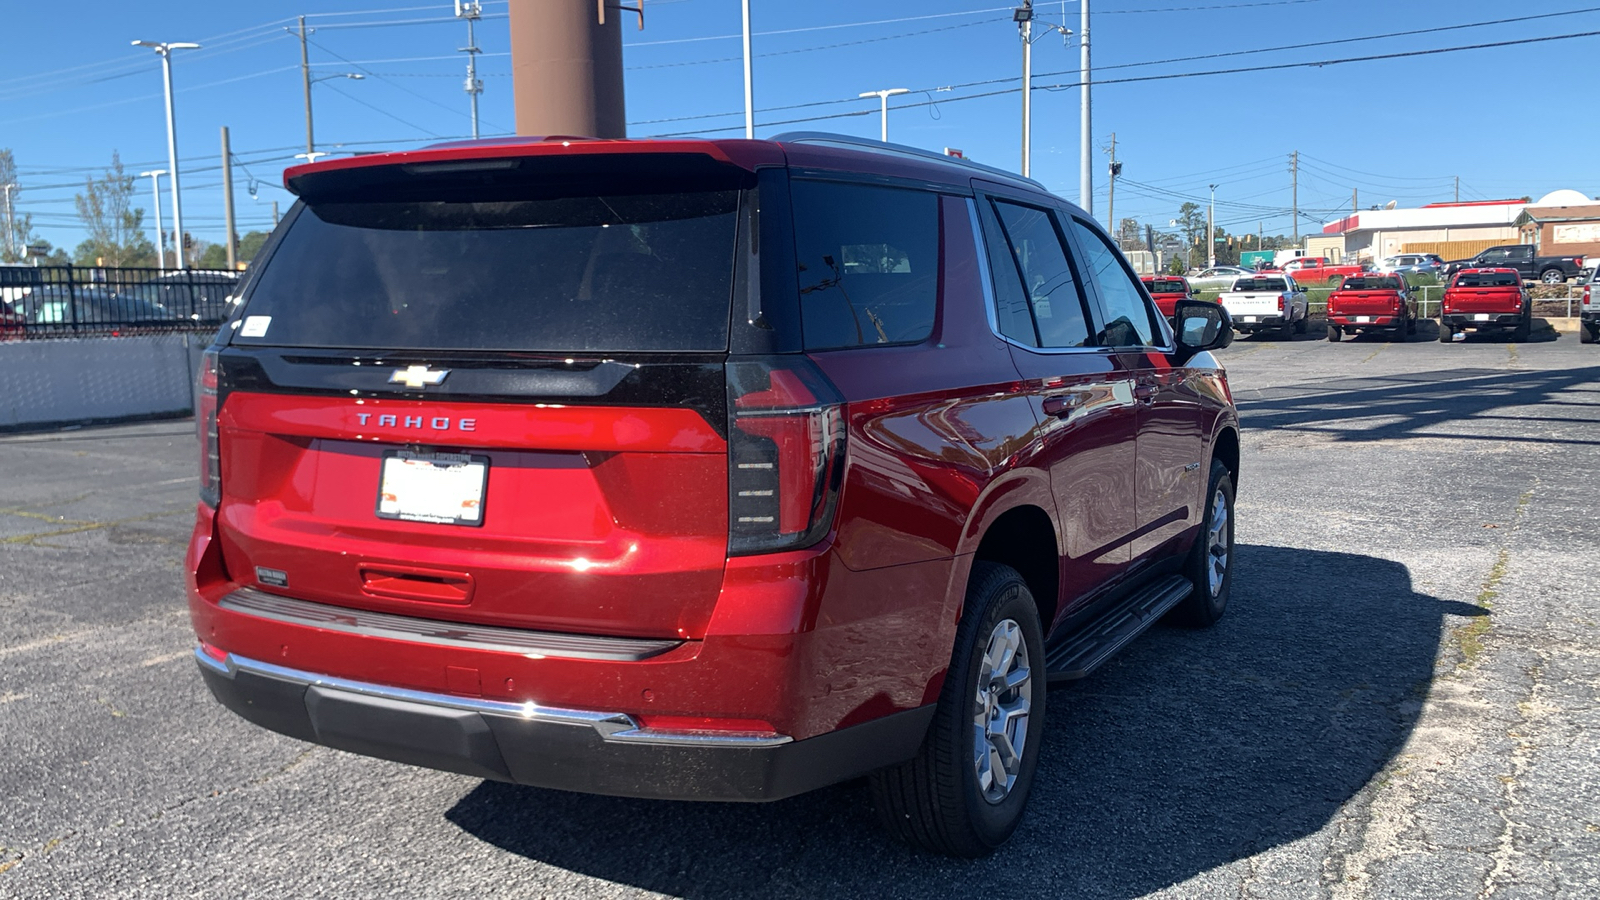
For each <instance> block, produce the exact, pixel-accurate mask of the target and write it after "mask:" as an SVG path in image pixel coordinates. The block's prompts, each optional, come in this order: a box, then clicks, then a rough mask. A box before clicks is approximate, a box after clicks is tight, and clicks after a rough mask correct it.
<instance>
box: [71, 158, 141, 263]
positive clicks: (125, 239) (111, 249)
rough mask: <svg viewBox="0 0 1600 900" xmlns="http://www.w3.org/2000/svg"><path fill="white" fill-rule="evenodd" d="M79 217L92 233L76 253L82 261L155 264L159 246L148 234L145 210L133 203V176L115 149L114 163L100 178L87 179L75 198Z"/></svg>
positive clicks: (85, 228)
mask: <svg viewBox="0 0 1600 900" xmlns="http://www.w3.org/2000/svg"><path fill="white" fill-rule="evenodd" d="M74 199H75V201H76V203H77V207H78V218H80V219H82V220H83V228H84V230H85V231H87V232H88V233H89V237H88V239H87V240H85V241H84V242H83V243H81V244H79V245H78V248H77V251H76V252H75V253H74V255H75V256H76V257H77V261H78V263H79V264H81V265H91V266H92V265H104V266H153V265H155V262H156V248H155V247H154V246H153V245H152V244H151V243H150V239H149V238H147V237H145V235H144V228H143V225H144V210H143V209H140V208H138V207H135V206H133V205H132V204H133V176H132V175H128V174H126V173H125V172H123V171H122V157H121V156H119V155H118V154H117V152H116V151H115V150H113V151H111V166H110V168H108V169H106V172H105V175H104V176H103V177H101V178H100V179H99V180H96V179H93V178H87V179H85V180H84V192H83V193H81V194H78V195H77V196H76V197H75V198H74Z"/></svg>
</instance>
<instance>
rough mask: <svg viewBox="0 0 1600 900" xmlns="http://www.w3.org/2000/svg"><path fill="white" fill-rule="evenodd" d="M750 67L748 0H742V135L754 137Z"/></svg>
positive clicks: (754, 111) (753, 83)
mask: <svg viewBox="0 0 1600 900" xmlns="http://www.w3.org/2000/svg"><path fill="white" fill-rule="evenodd" d="M752 74H753V73H752V71H751V68H750V0H744V137H745V140H747V141H749V140H755V137H756V99H755V81H754V79H753V78H752V77H751V76H752Z"/></svg>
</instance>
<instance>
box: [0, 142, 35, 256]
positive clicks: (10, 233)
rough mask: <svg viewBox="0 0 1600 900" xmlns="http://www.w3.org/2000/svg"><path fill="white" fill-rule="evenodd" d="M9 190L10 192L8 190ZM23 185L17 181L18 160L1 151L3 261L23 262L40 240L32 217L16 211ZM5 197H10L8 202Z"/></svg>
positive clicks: (0, 200)
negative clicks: (30, 246) (35, 243)
mask: <svg viewBox="0 0 1600 900" xmlns="http://www.w3.org/2000/svg"><path fill="white" fill-rule="evenodd" d="M8 187H9V188H10V190H9V191H7V190H6V189H7V188H8ZM21 193H22V186H21V184H20V183H18V181H17V160H16V157H15V156H13V155H12V153H11V150H10V149H9V148H4V149H0V195H3V196H0V204H5V205H3V206H0V216H3V217H6V218H5V219H4V220H3V221H0V235H3V236H4V239H3V240H0V262H21V261H22V259H23V257H24V255H25V254H26V253H27V247H28V245H29V244H31V243H33V242H34V241H36V240H37V239H38V238H37V237H35V235H34V234H33V216H31V215H27V214H25V213H19V212H17V197H18V195H20V194H21ZM6 198H9V200H7V199H6Z"/></svg>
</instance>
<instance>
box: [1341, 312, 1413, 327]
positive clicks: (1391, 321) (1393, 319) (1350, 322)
mask: <svg viewBox="0 0 1600 900" xmlns="http://www.w3.org/2000/svg"><path fill="white" fill-rule="evenodd" d="M1361 318H1363V317H1362V316H1328V324H1329V325H1337V326H1339V327H1340V328H1393V327H1394V326H1396V325H1398V324H1400V323H1402V322H1404V321H1405V320H1404V319H1401V318H1400V317H1399V316H1393V315H1389V316H1366V317H1365V318H1366V321H1365V322H1362V321H1359V320H1360V319H1361Z"/></svg>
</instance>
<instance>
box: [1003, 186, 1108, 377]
mask: <svg viewBox="0 0 1600 900" xmlns="http://www.w3.org/2000/svg"><path fill="white" fill-rule="evenodd" d="M994 208H995V212H996V213H997V214H998V215H999V217H1000V223H1001V225H1002V226H1003V227H1004V230H1005V236H1006V240H1007V242H1008V243H1009V244H1010V247H1011V262H1012V265H1013V268H1012V272H1014V273H1016V276H1017V277H1020V278H1021V279H1022V285H1023V288H1024V292H1025V293H1026V294H1027V296H1028V305H1029V306H1030V307H1031V309H1032V310H1033V319H1034V323H1035V326H1036V327H1037V329H1038V334H1039V346H1041V347H1087V346H1088V345H1089V325H1088V321H1087V317H1086V316H1085V315H1084V307H1083V295H1082V294H1081V293H1080V291H1079V288H1078V280H1077V277H1076V275H1075V274H1074V273H1073V269H1072V265H1071V264H1070V263H1068V261H1067V252H1066V249H1065V248H1064V247H1063V246H1062V243H1061V235H1060V233H1059V232H1057V230H1056V225H1055V217H1054V216H1053V215H1051V213H1050V212H1049V211H1048V210H1043V209H1036V208H1034V207H1032V206H1022V205H1019V204H1016V203H1006V202H1004V201H999V200H997V201H995V204H994ZM996 277H997V278H1001V277H1009V276H1001V275H996Z"/></svg>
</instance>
